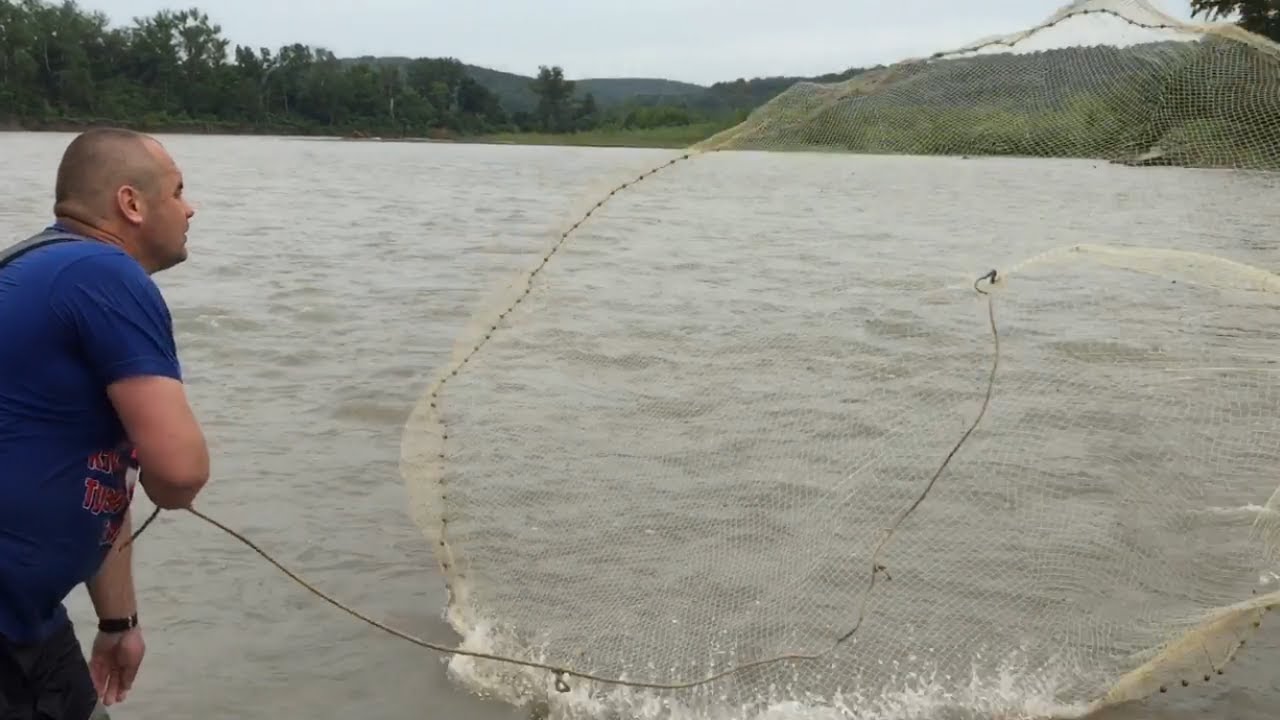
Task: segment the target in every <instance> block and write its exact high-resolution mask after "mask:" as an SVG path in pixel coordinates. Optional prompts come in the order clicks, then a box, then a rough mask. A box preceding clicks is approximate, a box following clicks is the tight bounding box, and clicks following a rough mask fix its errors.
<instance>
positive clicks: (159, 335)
mask: <svg viewBox="0 0 1280 720" xmlns="http://www.w3.org/2000/svg"><path fill="white" fill-rule="evenodd" d="M52 294H53V297H52V298H50V302H51V304H52V306H53V310H54V314H55V317H57V318H58V319H59V320H60V321H61V322H62V323H63V324H64V325H65V326H66V328H67V329H68V330H69V331H70V332H71V335H72V337H73V338H74V341H75V342H76V343H77V344H78V345H79V349H80V351H81V352H82V353H83V355H84V358H85V360H86V361H87V362H88V363H89V366H90V368H91V369H92V371H93V372H94V374H96V375H97V376H98V378H99V379H100V381H101V382H102V384H103V386H104V387H105V386H106V385H110V384H112V383H114V382H116V381H118V380H123V379H125V378H128V377H137V376H140V375H160V376H163V377H170V378H173V379H175V380H178V381H181V380H182V369H181V365H180V364H179V363H178V352H177V347H176V343H175V342H174V338H173V319H172V317H171V316H170V314H169V307H168V305H167V304H166V303H165V301H164V297H163V296H161V294H160V289H159V288H158V287H156V284H155V282H154V281H153V280H152V279H151V276H149V275H147V273H146V271H145V270H143V269H142V267H141V266H139V265H138V264H137V263H136V262H135V261H134V260H133V258H130V257H129V256H128V255H125V254H124V253H103V254H95V255H90V256H87V257H83V258H79V259H77V260H75V261H73V262H72V263H71V264H69V265H68V266H67V267H65V268H63V270H62V271H61V273H59V276H58V278H57V281H56V282H55V283H54V284H53V287H52Z"/></svg>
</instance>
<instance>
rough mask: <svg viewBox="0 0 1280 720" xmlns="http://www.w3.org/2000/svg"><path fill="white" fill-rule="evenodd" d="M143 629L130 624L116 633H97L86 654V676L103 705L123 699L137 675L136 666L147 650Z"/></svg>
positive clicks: (140, 662)
mask: <svg viewBox="0 0 1280 720" xmlns="http://www.w3.org/2000/svg"><path fill="white" fill-rule="evenodd" d="M146 651H147V648H146V644H145V643H143V642H142V630H141V629H139V628H136V627H135V628H131V629H129V630H125V631H124V632H118V633H103V632H100V633H98V636H97V637H96V638H94V640H93V651H92V653H91V654H90V656H89V676H90V677H92V678H93V687H94V689H95V690H97V691H98V697H99V698H100V699H101V700H102V704H103V705H112V704H115V703H118V702H123V701H124V699H125V696H126V695H128V693H129V689H130V688H132V687H133V680H134V678H136V677H138V667H139V666H140V665H142V656H143V655H144V654H145V653H146Z"/></svg>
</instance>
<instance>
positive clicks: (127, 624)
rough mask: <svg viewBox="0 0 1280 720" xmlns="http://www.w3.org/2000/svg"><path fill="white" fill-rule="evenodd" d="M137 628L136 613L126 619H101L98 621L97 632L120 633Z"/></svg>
mask: <svg viewBox="0 0 1280 720" xmlns="http://www.w3.org/2000/svg"><path fill="white" fill-rule="evenodd" d="M135 627H138V613H134V614H132V615H130V616H129V617H127V618H103V619H101V620H99V621H98V632H104V633H121V632H124V631H125V630H132V629H133V628H135Z"/></svg>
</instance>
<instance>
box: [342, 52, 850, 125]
mask: <svg viewBox="0 0 1280 720" xmlns="http://www.w3.org/2000/svg"><path fill="white" fill-rule="evenodd" d="M411 60H412V58H407V57H373V56H362V57H356V58H344V59H343V60H342V62H344V63H357V62H363V63H369V64H375V65H377V64H387V65H403V64H406V63H408V62H410V61H411ZM463 67H464V68H465V69H466V71H467V73H469V74H470V75H471V77H472V78H473V79H474V80H475V81H476V82H478V83H480V84H481V85H483V86H484V87H485V88H487V89H488V90H489V91H491V92H493V93H494V94H495V95H497V96H498V101H499V102H500V103H502V106H503V108H505V109H506V110H507V112H510V113H519V112H529V111H532V110H533V109H534V107H535V106H536V105H537V103H538V97H537V95H536V94H534V92H533V90H532V89H531V88H530V84H531V83H532V82H533V76H531V75H520V74H518V73H510V72H504V71H502V70H494V69H492V68H486V67H481V66H479V65H469V64H466V63H463ZM869 69H871V68H850V69H849V70H846V71H844V72H841V73H829V74H827V75H820V76H807V77H806V76H777V77H768V78H752V79H751V80H747V79H745V78H738V79H737V80H732V81H728V82H718V83H715V84H713V85H710V86H706V85H697V84H694V83H687V82H681V81H678V80H666V79H662V78H583V79H578V80H574V90H575V93H574V94H575V96H577V97H579V98H581V97H583V96H585V95H586V94H587V93H590V94H591V95H592V96H594V98H595V101H596V104H597V106H599V107H600V108H602V109H608V108H611V107H617V106H619V105H683V106H686V107H688V108H689V109H691V110H698V111H702V112H706V113H713V114H714V113H731V112H736V111H742V110H752V109H754V108H756V107H759V106H760V105H763V104H764V103H766V102H768V101H769V100H772V99H773V98H774V97H776V96H777V95H778V94H780V93H782V92H783V91H784V90H786V89H787V88H789V87H791V86H792V85H794V84H796V83H797V82H801V81H810V82H834V81H838V80H847V79H849V78H851V77H853V76H855V75H859V74H861V73H863V72H865V71H866V70H869Z"/></svg>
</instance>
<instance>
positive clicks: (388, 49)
mask: <svg viewBox="0 0 1280 720" xmlns="http://www.w3.org/2000/svg"><path fill="white" fill-rule="evenodd" d="M1064 2H1065V0H973V1H971V2H955V0H630V1H628V2H622V1H621V0H613V1H612V2H611V1H610V0H475V1H474V2H467V1H466V0H435V2H423V1H422V0H357V1H355V2H352V0H205V1H204V2H200V1H199V0H170V1H167V2H166V0H81V7H84V8H86V9H90V10H101V11H102V12H104V13H106V14H107V16H108V17H110V18H111V20H112V22H113V23H114V24H125V23H127V22H129V21H130V19H131V18H133V17H136V16H140V15H150V14H152V13H154V12H156V11H157V10H159V9H162V8H166V7H168V8H182V7H186V6H189V5H192V4H195V5H197V6H198V7H200V8H201V9H202V10H204V11H205V12H207V13H208V14H209V16H210V18H211V19H212V20H213V21H214V22H216V23H218V24H220V25H221V26H222V30H223V34H224V35H225V36H226V37H227V38H229V39H230V40H231V42H232V43H233V44H235V43H241V44H247V45H251V46H254V47H258V46H267V47H270V48H273V49H274V48H276V47H279V46H280V45H283V44H286V43H291V42H302V43H305V44H309V45H313V46H323V47H327V48H329V49H330V50H332V51H333V52H334V53H336V54H337V55H339V56H352V55H405V56H411V57H419V56H424V55H426V56H452V57H456V58H458V59H460V60H462V61H463V62H467V63H472V64H475V65H483V66H486V67H491V68H495V69H498V70H506V71H509V72H518V73H522V74H525V75H532V74H534V73H535V72H537V68H538V65H540V64H547V65H556V64H558V65H560V66H562V67H563V68H564V69H565V74H566V75H567V76H568V77H570V78H581V77H665V78H670V79H673V80H685V81H689V82H696V83H702V84H707V83H712V82H715V81H718V80H733V79H735V78H738V77H748V78H750V77H753V76H765V75H815V74H820V73H825V72H837V71H840V70H844V69H846V68H848V67H859V66H867V65H875V64H877V63H890V62H893V61H895V60H899V59H903V58H905V57H915V56H921V55H929V54H931V53H933V52H936V51H939V50H945V49H950V48H954V47H957V46H961V45H965V44H967V43H969V42H971V41H973V40H976V39H978V38H981V37H985V36H988V35H993V34H1003V33H1007V32H1016V31H1019V30H1023V29H1025V28H1027V27H1029V26H1031V25H1035V24H1037V23H1039V22H1040V21H1042V20H1044V19H1045V18H1047V17H1049V16H1050V15H1051V14H1053V12H1055V11H1056V10H1057V9H1058V8H1059V7H1061V5H1062V4H1063V3H1064ZM1149 2H1151V3H1152V5H1154V6H1156V7H1157V8H1158V9H1160V10H1163V11H1164V12H1166V13H1168V14H1170V15H1173V16H1175V17H1177V18H1181V19H1187V18H1190V9H1189V0H1149Z"/></svg>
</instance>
